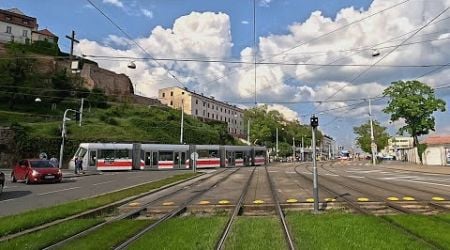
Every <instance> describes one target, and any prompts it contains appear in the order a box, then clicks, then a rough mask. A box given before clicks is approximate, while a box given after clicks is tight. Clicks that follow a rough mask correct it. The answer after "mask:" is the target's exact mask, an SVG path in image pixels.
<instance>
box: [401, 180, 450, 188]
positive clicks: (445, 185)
mask: <svg viewBox="0 0 450 250" xmlns="http://www.w3.org/2000/svg"><path fill="white" fill-rule="evenodd" d="M399 181H409V182H417V183H424V184H430V185H437V186H444V187H450V185H447V184H441V183H434V182H426V181H416V180H399Z"/></svg>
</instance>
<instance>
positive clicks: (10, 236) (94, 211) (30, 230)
mask: <svg viewBox="0 0 450 250" xmlns="http://www.w3.org/2000/svg"><path fill="white" fill-rule="evenodd" d="M202 175H203V174H201V175H200V176H193V177H191V178H188V179H185V180H180V181H177V182H174V183H170V184H167V185H164V186H162V187H159V188H156V189H153V190H150V191H148V192H145V193H141V194H138V195H134V196H131V197H128V198H125V199H122V200H119V201H116V202H113V203H110V204H106V205H104V206H101V207H97V208H93V209H89V210H87V211H83V212H80V213H77V214H74V215H70V216H67V217H65V218H61V219H57V220H54V221H52V222H48V223H44V224H41V225H38V226H35V227H32V228H28V229H25V230H23V231H20V232H17V233H13V234H8V235H5V236H3V237H0V242H4V241H7V240H13V239H15V238H18V237H20V236H24V235H26V234H31V233H35V232H38V231H41V230H43V229H46V228H49V227H52V226H56V225H58V224H61V223H64V222H68V221H71V220H76V219H83V218H89V217H94V216H97V215H99V214H104V213H109V212H110V211H112V210H114V209H116V208H118V207H120V206H121V205H123V204H127V203H129V202H132V201H133V200H136V199H139V198H141V197H145V196H148V195H151V194H154V193H157V192H160V191H163V190H166V189H169V188H172V187H174V186H176V185H180V184H183V183H186V182H189V181H192V180H193V179H195V178H199V177H201V176H202ZM151 182H154V181H151ZM151 182H148V183H151ZM144 184H146V183H144ZM139 185H142V184H139ZM136 186H138V185H136ZM133 187H134V186H131V187H127V188H124V189H121V190H116V191H114V192H118V191H122V190H125V189H129V188H133ZM95 197H96V196H93V197H88V198H95Z"/></svg>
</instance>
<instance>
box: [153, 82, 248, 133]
mask: <svg viewBox="0 0 450 250" xmlns="http://www.w3.org/2000/svg"><path fill="white" fill-rule="evenodd" d="M158 99H159V101H160V102H161V103H162V104H164V105H167V106H169V107H172V108H176V109H181V108H182V107H183V110H184V113H185V114H188V115H192V116H194V117H196V118H198V119H201V120H210V121H220V122H226V123H227V125H228V132H229V133H230V134H231V135H233V136H237V137H241V138H243V137H245V136H246V131H245V128H244V110H243V109H240V108H238V107H236V106H234V105H231V104H228V103H225V102H222V101H219V100H216V99H215V98H214V97H212V96H211V97H207V96H204V95H203V94H198V93H195V92H193V91H189V90H188V89H187V88H180V87H169V88H164V89H160V90H159V92H158Z"/></svg>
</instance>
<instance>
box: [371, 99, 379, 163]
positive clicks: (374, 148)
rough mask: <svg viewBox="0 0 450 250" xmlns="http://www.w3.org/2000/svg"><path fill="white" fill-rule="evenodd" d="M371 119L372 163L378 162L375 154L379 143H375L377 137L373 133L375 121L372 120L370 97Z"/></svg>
mask: <svg viewBox="0 0 450 250" xmlns="http://www.w3.org/2000/svg"><path fill="white" fill-rule="evenodd" d="M369 120H370V148H371V151H372V164H373V165H375V164H376V159H375V154H376V151H377V144H376V143H375V137H374V135H373V122H372V105H371V100H370V98H369Z"/></svg>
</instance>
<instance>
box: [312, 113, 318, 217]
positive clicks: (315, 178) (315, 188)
mask: <svg viewBox="0 0 450 250" xmlns="http://www.w3.org/2000/svg"><path fill="white" fill-rule="evenodd" d="M318 126H319V118H318V117H316V116H315V115H313V116H312V117H311V130H312V143H311V144H312V156H313V196H314V212H315V213H318V212H319V187H318V184H319V180H318V176H317V164H316V128H317V127H318Z"/></svg>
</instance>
